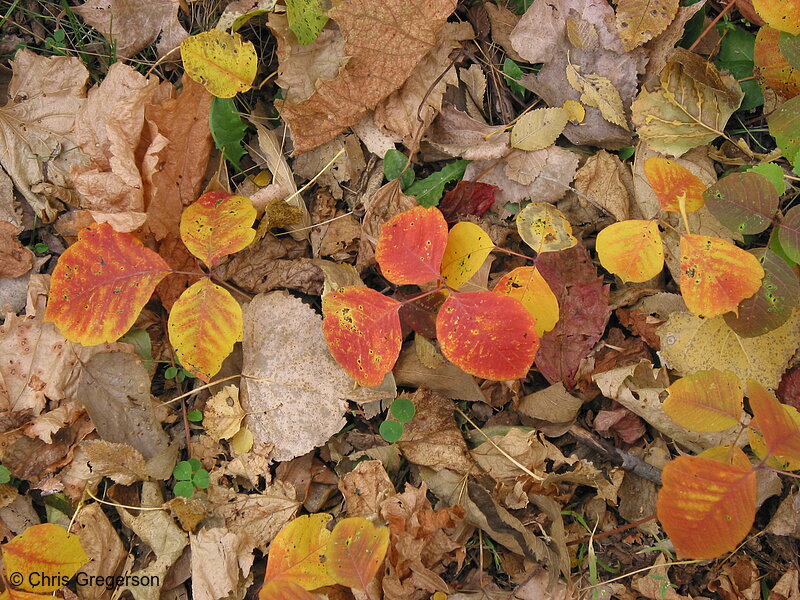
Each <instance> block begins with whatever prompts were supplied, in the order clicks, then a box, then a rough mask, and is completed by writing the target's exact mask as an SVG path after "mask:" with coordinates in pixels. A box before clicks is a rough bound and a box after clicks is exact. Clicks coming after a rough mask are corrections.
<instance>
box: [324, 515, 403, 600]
mask: <svg viewBox="0 0 800 600" xmlns="http://www.w3.org/2000/svg"><path fill="white" fill-rule="evenodd" d="M388 547H389V529H388V528H386V527H376V526H375V525H373V523H372V522H371V521H369V520H367V519H365V518H363V517H349V518H346V519H342V520H340V521H339V522H338V523H336V527H334V528H333V531H332V532H331V537H330V539H329V540H328V546H327V548H326V551H325V558H326V561H325V568H326V569H327V572H328V574H329V575H331V576H332V577H333V578H334V579H335V580H336V583H337V584H339V585H344V586H347V587H349V588H352V589H353V590H358V591H366V590H367V586H368V585H369V584H370V582H372V580H373V579H374V578H375V575H377V573H378V570H379V569H380V568H381V566H382V565H383V559H384V558H385V557H386V550H387V549H388Z"/></svg>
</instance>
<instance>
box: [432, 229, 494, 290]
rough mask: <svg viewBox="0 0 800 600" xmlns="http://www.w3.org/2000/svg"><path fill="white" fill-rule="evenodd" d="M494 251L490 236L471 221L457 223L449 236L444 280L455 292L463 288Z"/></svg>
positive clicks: (443, 259)
mask: <svg viewBox="0 0 800 600" xmlns="http://www.w3.org/2000/svg"><path fill="white" fill-rule="evenodd" d="M493 249H494V244H493V243H492V240H491V238H490V237H489V234H488V233H486V232H485V231H484V230H483V229H481V228H480V227H479V226H478V225H475V223H470V222H469V221H464V222H462V223H456V224H455V225H454V226H453V228H452V229H451V230H450V232H449V233H448V234H447V246H446V247H445V250H444V256H443V257H442V279H444V282H445V283H446V284H447V285H449V286H450V287H451V288H453V289H454V290H457V289H459V288H461V286H463V285H464V284H465V283H467V282H468V281H469V280H470V279H471V278H472V276H473V275H475V273H477V272H478V269H480V268H481V266H482V265H483V262H484V261H485V260H486V257H487V256H489V255H490V254H491V253H492V250H493Z"/></svg>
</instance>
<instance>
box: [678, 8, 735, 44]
mask: <svg viewBox="0 0 800 600" xmlns="http://www.w3.org/2000/svg"><path fill="white" fill-rule="evenodd" d="M734 5H735V2H734V1H733V0H728V4H727V5H726V6H725V8H723V9H722V10H721V11H720V12H719V14H718V15H717V16H716V17H714V18H713V19H712V20H711V22H710V23H709V24H708V26H707V27H706V28H705V29H704V30H703V33H701V34H700V35H699V36H698V37H697V39H696V40H695V41H694V43H693V44H692V45H691V46H689V52H693V51H694V49H695V48H697V45H698V44H699V43H700V42H701V41H702V39H703V38H704V37H706V35H707V34H708V32H709V31H711V29H712V28H713V27H714V25H716V24H717V23H718V22H719V20H720V19H721V18H722V17H724V16H725V15H726V14H727V13H728V11H730V10H731V9H732V8H733V7H734Z"/></svg>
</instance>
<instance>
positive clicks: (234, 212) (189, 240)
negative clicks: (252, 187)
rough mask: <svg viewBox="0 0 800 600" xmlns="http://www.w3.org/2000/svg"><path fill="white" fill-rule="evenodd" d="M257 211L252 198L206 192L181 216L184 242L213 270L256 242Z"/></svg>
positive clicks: (190, 250)
mask: <svg viewBox="0 0 800 600" xmlns="http://www.w3.org/2000/svg"><path fill="white" fill-rule="evenodd" d="M255 219H256V209H255V207H253V204H252V203H251V202H250V200H249V199H248V198H244V197H242V196H231V195H230V194H226V193H225V192H206V193H205V194H203V195H202V196H200V198H198V199H197V201H196V202H193V203H192V204H190V205H189V206H187V207H186V209H185V210H184V211H183V213H182V214H181V226H180V231H181V239H182V240H183V243H184V244H185V245H186V248H187V249H188V250H189V252H191V253H192V254H194V255H195V256H196V257H198V258H199V259H200V260H202V261H203V262H204V263H206V265H207V266H208V267H209V268H212V267H214V265H215V264H216V263H217V262H219V260H220V259H221V258H222V257H224V256H228V255H229V254H235V253H237V252H239V251H240V250H244V249H245V248H247V246H249V245H250V244H251V243H252V242H253V240H254V239H255V236H256V232H255V229H253V223H254V222H255Z"/></svg>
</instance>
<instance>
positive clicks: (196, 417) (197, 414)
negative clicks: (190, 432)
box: [186, 408, 203, 423]
mask: <svg viewBox="0 0 800 600" xmlns="http://www.w3.org/2000/svg"><path fill="white" fill-rule="evenodd" d="M186 418H187V419H189V420H190V421H191V422H192V423H199V422H200V421H202V420H203V411H202V410H197V409H196V408H195V409H194V410H190V411H189V413H188V414H187V415H186Z"/></svg>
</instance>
